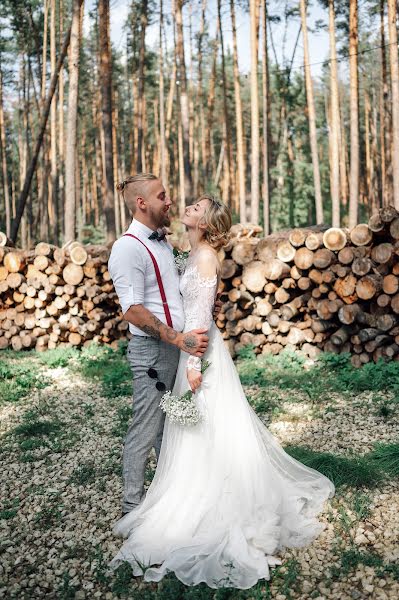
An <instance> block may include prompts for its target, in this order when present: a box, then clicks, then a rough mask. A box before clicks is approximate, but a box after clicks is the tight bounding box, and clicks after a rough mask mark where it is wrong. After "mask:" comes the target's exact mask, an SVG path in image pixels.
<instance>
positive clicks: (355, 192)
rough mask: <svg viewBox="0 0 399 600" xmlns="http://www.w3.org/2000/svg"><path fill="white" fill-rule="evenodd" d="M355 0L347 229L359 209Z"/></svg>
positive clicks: (352, 2)
mask: <svg viewBox="0 0 399 600" xmlns="http://www.w3.org/2000/svg"><path fill="white" fill-rule="evenodd" d="M358 46H359V44H358V11H357V0H349V87H350V135H351V143H350V148H351V149H350V184H349V227H350V228H352V227H355V225H357V221H358V209H359V82H358V60H357V54H358Z"/></svg>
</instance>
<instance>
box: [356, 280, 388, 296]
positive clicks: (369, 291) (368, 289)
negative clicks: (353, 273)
mask: <svg viewBox="0 0 399 600" xmlns="http://www.w3.org/2000/svg"><path fill="white" fill-rule="evenodd" d="M381 287H382V278H380V277H377V275H366V276H365V277H362V278H361V279H359V281H358V282H357V284H356V294H357V295H358V297H359V298H361V299H362V300H370V298H373V297H374V296H375V295H376V293H377V292H379V291H380V289H381Z"/></svg>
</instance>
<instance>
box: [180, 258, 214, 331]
mask: <svg viewBox="0 0 399 600" xmlns="http://www.w3.org/2000/svg"><path fill="white" fill-rule="evenodd" d="M217 281H218V276H217V275H214V276H213V277H203V276H202V275H201V273H200V272H199V270H198V267H197V265H196V264H195V263H194V262H192V261H190V263H188V264H187V266H186V270H185V271H184V274H183V275H182V277H181V279H180V292H181V294H182V296H183V306H184V317H185V324H184V331H190V330H191V329H202V328H204V329H209V327H210V326H211V324H212V321H213V316H212V315H213V307H214V304H215V297H216V287H217Z"/></svg>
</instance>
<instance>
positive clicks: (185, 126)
mask: <svg viewBox="0 0 399 600" xmlns="http://www.w3.org/2000/svg"><path fill="white" fill-rule="evenodd" d="M182 11H183V0H176V2H175V20H176V33H177V39H176V58H177V79H178V81H179V92H180V94H179V99H180V119H181V125H182V133H183V154H184V196H185V199H186V201H187V200H189V199H191V198H192V180H191V165H190V155H189V110H188V95H187V75H186V62H185V58H184V36H183V13H182Z"/></svg>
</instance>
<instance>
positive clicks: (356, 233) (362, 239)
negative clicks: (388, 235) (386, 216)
mask: <svg viewBox="0 0 399 600" xmlns="http://www.w3.org/2000/svg"><path fill="white" fill-rule="evenodd" d="M349 235H350V240H351V242H352V244H354V245H355V246H367V244H370V242H371V241H372V239H373V232H372V230H371V229H370V227H369V226H368V225H367V224H366V223H360V224H359V225H356V226H355V227H353V229H352V230H351V232H350V234H349Z"/></svg>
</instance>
